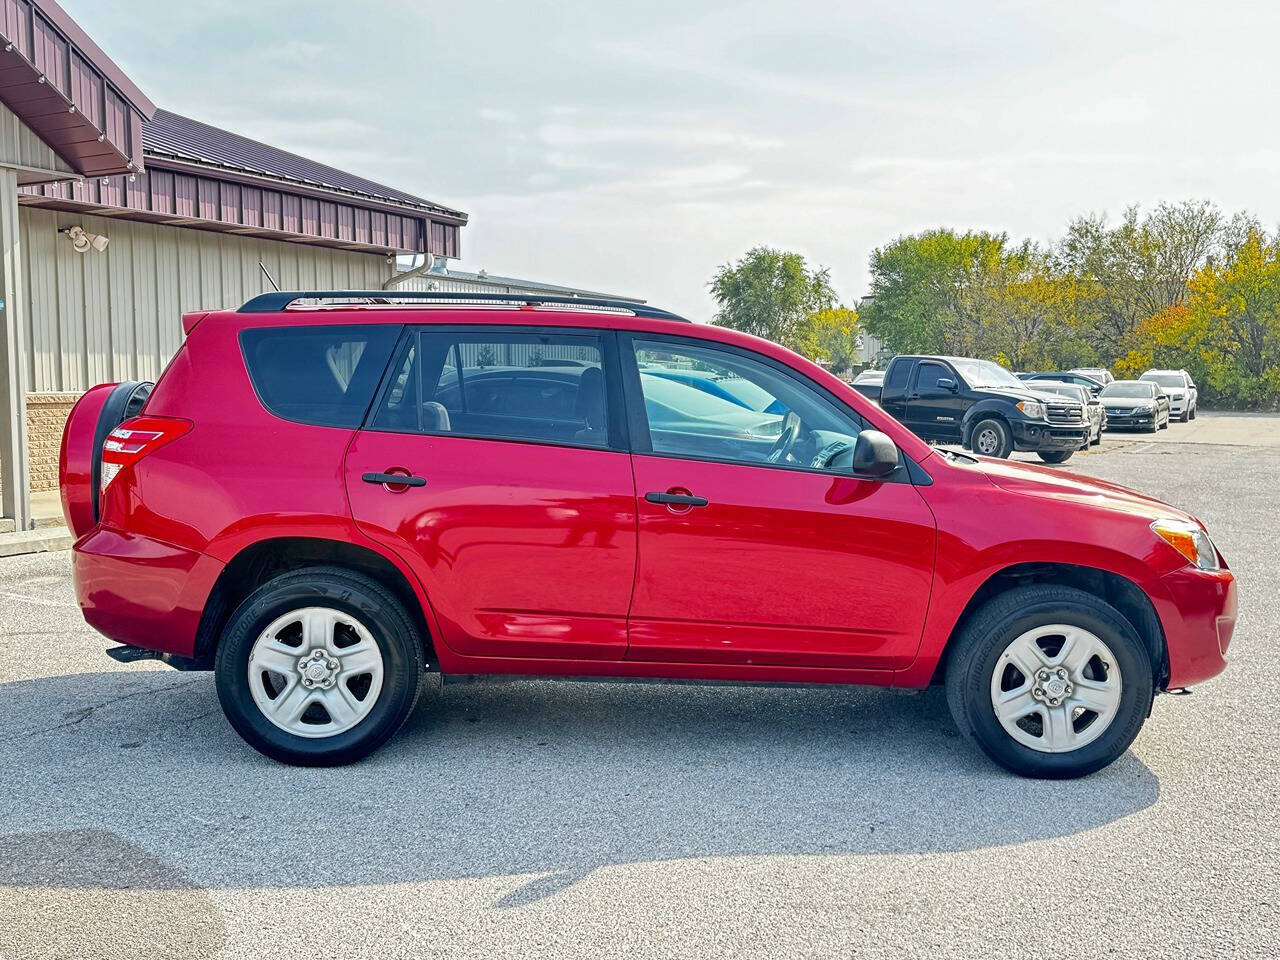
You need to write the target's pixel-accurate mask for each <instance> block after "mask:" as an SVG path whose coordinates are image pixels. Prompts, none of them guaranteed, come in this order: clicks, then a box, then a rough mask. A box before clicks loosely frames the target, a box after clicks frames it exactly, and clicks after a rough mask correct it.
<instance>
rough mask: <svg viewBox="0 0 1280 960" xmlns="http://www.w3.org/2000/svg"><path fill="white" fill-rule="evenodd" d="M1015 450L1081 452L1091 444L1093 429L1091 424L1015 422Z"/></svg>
mask: <svg viewBox="0 0 1280 960" xmlns="http://www.w3.org/2000/svg"><path fill="white" fill-rule="evenodd" d="M1010 426H1011V427H1012V429H1013V446H1014V449H1015V450H1079V449H1080V448H1081V447H1083V446H1085V445H1086V444H1087V443H1088V442H1089V434H1090V433H1091V432H1092V430H1093V428H1092V426H1090V425H1089V424H1084V423H1081V424H1072V425H1071V426H1058V425H1057V424H1052V423H1026V422H1023V421H1020V420H1015V421H1013V422H1012V423H1011V424H1010Z"/></svg>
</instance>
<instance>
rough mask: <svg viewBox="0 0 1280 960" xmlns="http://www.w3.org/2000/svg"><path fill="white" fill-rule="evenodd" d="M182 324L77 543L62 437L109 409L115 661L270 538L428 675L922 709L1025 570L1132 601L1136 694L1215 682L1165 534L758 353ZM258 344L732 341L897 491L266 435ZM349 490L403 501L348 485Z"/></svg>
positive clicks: (102, 547) (793, 474) (587, 452)
mask: <svg viewBox="0 0 1280 960" xmlns="http://www.w3.org/2000/svg"><path fill="white" fill-rule="evenodd" d="M186 322H187V326H188V331H189V335H188V338H187V340H186V342H185V343H184V345H183V347H182V349H181V350H180V351H179V352H178V354H177V356H176V357H175V358H174V359H173V361H172V362H171V364H170V365H169V367H168V369H167V370H166V371H165V373H164V375H163V376H162V377H161V379H160V380H159V382H158V383H157V385H156V387H155V389H154V391H153V392H152V393H151V395H150V397H149V399H148V400H147V402H146V405H145V408H144V410H143V413H144V415H145V416H147V417H158V418H173V419H177V420H182V421H186V422H187V423H188V424H189V425H190V427H189V429H187V430H186V432H185V433H183V434H182V435H181V436H178V437H177V438H176V439H173V440H172V441H171V442H168V443H166V444H165V445H163V446H162V447H160V448H159V449H157V450H155V451H154V452H152V453H149V454H147V455H146V456H145V457H143V458H142V459H140V460H138V461H137V462H136V463H133V464H131V465H127V466H124V467H123V468H122V469H121V470H120V472H119V474H118V475H117V476H116V477H115V479H114V480H113V481H112V482H111V483H110V485H109V486H107V488H106V490H105V492H104V494H103V496H102V500H101V509H100V517H99V518H98V519H97V520H96V521H95V519H94V517H93V515H92V510H91V509H89V507H88V506H87V504H88V503H90V500H91V497H92V496H93V495H94V490H93V477H92V471H91V468H90V464H89V463H88V461H87V460H86V457H85V453H84V451H85V450H89V449H91V448H92V438H90V437H88V436H86V435H85V434H86V432H88V431H92V430H93V429H94V424H95V423H96V421H97V416H96V408H97V407H100V406H101V405H102V403H103V402H104V397H105V395H106V393H107V392H108V390H109V387H99V388H96V389H95V390H94V391H91V392H90V393H88V394H87V395H86V396H85V397H84V398H83V399H81V401H80V402H79V405H78V407H77V413H76V414H73V416H72V418H71V420H70V422H69V425H68V430H67V435H66V437H65V438H64V452H63V463H62V488H63V497H64V507H65V511H66V514H67V520H68V523H69V524H70V526H71V527H72V529H73V530H74V531H75V533H76V534H77V536H78V539H77V541H76V543H75V548H74V571H75V585H76V591H77V596H78V598H79V602H80V605H81V607H82V609H83V612H84V616H85V618H86V619H87V621H88V622H89V623H90V624H91V625H92V626H93V627H95V628H96V629H97V630H99V631H100V632H102V633H103V634H105V635H106V636H107V637H109V638H111V639H114V640H117V641H120V642H122V643H125V644H130V645H133V646H138V647H143V648H147V649H151V650H157V651H163V652H165V653H167V654H171V655H175V656H177V657H182V658H191V659H192V660H194V661H199V660H201V659H202V658H206V659H207V658H208V656H209V655H210V652H211V651H210V649H209V645H210V644H211V643H212V642H214V641H215V640H216V634H217V630H216V626H217V624H216V621H217V620H218V618H219V617H222V618H225V616H226V613H227V611H226V610H224V609H219V604H217V603H214V602H213V598H214V597H215V596H216V595H217V593H218V590H219V584H220V582H222V580H223V579H225V576H226V571H228V570H229V569H230V568H231V567H232V566H233V565H234V564H235V563H236V561H237V558H239V557H242V556H245V554H246V551H252V550H254V549H255V548H260V547H261V546H262V545H263V544H265V543H268V542H273V541H277V542H280V543H285V542H288V543H293V542H308V543H311V542H324V543H333V544H339V545H343V547H344V549H351V548H353V547H354V548H357V549H359V550H360V551H362V552H367V553H369V554H373V555H376V556H377V557H378V558H380V562H382V563H383V564H384V565H385V568H386V570H387V571H388V575H389V576H390V575H391V574H392V572H394V575H395V576H396V577H398V578H402V580H403V585H404V589H406V590H408V591H411V593H412V595H413V597H415V598H416V600H417V603H418V606H419V607H420V609H421V612H422V616H423V619H424V622H425V627H426V629H427V631H428V632H429V635H430V637H431V641H432V646H433V650H434V657H435V660H436V661H437V664H436V665H438V668H439V669H440V670H442V671H443V672H445V673H454V674H486V673H489V674H491V673H499V674H542V675H571V676H590V675H613V676H631V677H668V678H688V679H703V680H742V681H770V682H824V683H825V682H831V683H865V684H876V685H882V686H899V687H923V686H926V685H928V684H929V683H930V682H931V681H933V680H934V679H935V678H936V676H937V674H938V668H939V664H940V662H941V661H942V660H943V658H944V654H945V651H946V649H947V645H948V641H949V640H950V638H951V637H952V636H953V635H954V634H955V632H956V630H957V625H958V624H959V623H961V621H962V619H963V617H964V616H965V615H966V611H968V610H971V609H973V606H974V604H975V602H976V600H977V599H979V598H981V596H982V595H983V590H984V588H985V587H987V586H988V585H990V584H991V583H993V582H994V581H995V580H996V579H998V578H1000V577H1002V576H1004V577H1016V576H1017V575H1018V572H1019V571H1021V570H1026V569H1029V568H1031V567H1038V566H1052V567H1060V568H1062V569H1070V570H1072V571H1075V572H1076V573H1077V574H1079V575H1082V576H1097V577H1104V578H1106V580H1107V582H1109V583H1112V584H1119V585H1120V587H1119V588H1116V589H1119V590H1120V592H1121V593H1124V594H1126V595H1129V594H1132V596H1130V598H1129V601H1130V605H1131V606H1132V607H1133V609H1135V610H1137V611H1138V613H1137V616H1138V617H1139V618H1141V617H1142V616H1143V615H1144V614H1143V613H1142V611H1143V610H1149V611H1150V612H1151V613H1152V614H1153V615H1154V618H1155V619H1154V621H1153V622H1152V623H1151V624H1149V628H1150V629H1149V632H1151V631H1154V633H1152V636H1155V634H1156V633H1158V638H1157V639H1158V642H1159V645H1160V646H1161V647H1162V648H1163V651H1162V653H1161V656H1160V659H1163V660H1164V663H1163V664H1162V665H1161V666H1160V668H1159V669H1160V671H1161V676H1160V677H1158V678H1157V683H1158V685H1162V686H1168V687H1182V686H1187V685H1190V684H1194V683H1197V682H1200V681H1203V680H1206V679H1208V678H1210V677H1212V676H1214V675H1215V674H1217V673H1218V672H1220V671H1221V670H1222V669H1223V668H1224V666H1225V655H1226V652H1227V647H1228V643H1229V642H1230V639H1231V631H1232V626H1233V624H1234V622H1235V614H1236V592H1235V585H1234V582H1233V577H1232V575H1231V573H1230V572H1229V571H1228V570H1227V569H1226V567H1225V564H1223V565H1222V569H1220V570H1217V571H1206V570H1201V569H1198V568H1197V567H1195V566H1194V565H1192V564H1189V563H1188V561H1187V559H1186V558H1185V557H1184V556H1182V555H1181V554H1180V553H1179V552H1178V551H1177V550H1175V549H1174V548H1173V547H1171V546H1170V545H1169V544H1168V543H1166V542H1164V541H1163V540H1161V539H1160V538H1159V537H1157V536H1155V535H1154V534H1153V533H1152V530H1151V529H1150V525H1151V523H1152V521H1153V520H1155V519H1158V518H1167V517H1175V518H1181V519H1188V518H1187V517H1186V515H1185V514H1183V513H1181V512H1179V511H1177V510H1175V509H1173V508H1171V507H1169V506H1168V505H1166V504H1163V503H1160V502H1159V501H1156V500H1153V499H1150V498H1147V497H1144V496H1141V495H1139V494H1136V493H1134V492H1132V491H1129V490H1125V489H1123V488H1120V487H1116V486H1113V485H1110V484H1107V483H1103V482H1100V481H1097V480H1090V479H1085V478H1082V477H1079V476H1075V475H1069V474H1065V473H1061V472H1057V471H1054V470H1049V469H1044V468H1037V467H1032V466H1027V465H1022V464H1015V463H1009V462H1003V461H985V460H983V461H977V462H972V461H964V462H961V461H958V460H952V459H949V458H947V457H944V456H942V455H941V454H939V453H938V452H937V451H935V450H934V449H933V448H931V447H929V446H928V445H927V444H925V443H923V442H922V441H921V440H919V439H918V438H917V437H915V436H914V435H913V434H912V433H910V432H909V431H908V430H907V429H906V428H904V427H903V426H902V425H901V424H899V423H897V422H896V421H895V420H893V419H892V418H890V417H889V416H887V415H886V414H885V413H884V412H883V411H882V410H880V409H879V408H878V407H877V406H876V405H874V404H873V403H871V402H870V401H868V400H867V399H866V398H864V397H863V396H862V395H861V394H859V393H857V392H856V391H855V390H853V389H852V388H851V387H849V386H848V385H847V384H845V383H844V382H842V381H841V380H839V379H837V378H836V377H834V376H832V375H831V374H829V373H828V372H826V371H824V370H823V369H821V368H820V367H818V366H816V365H814V364H812V363H810V362H808V361H807V360H805V359H803V358H801V357H799V356H797V355H796V354H793V353H791V352H790V351H788V350H786V349H784V348H782V347H780V346H778V345H776V344H773V343H769V342H766V341H762V340H759V339H756V338H753V337H749V336H746V335H743V334H739V333H736V332H733V331H730V330H726V329H722V328H719V327H714V326H705V325H694V324H688V323H677V322H674V321H668V320H661V319H646V318H642V317H632V316H625V315H614V314H603V313H600V312H587V311H580V310H572V309H547V308H538V309H533V308H522V309H516V308H505V309H495V308H489V307H464V306H453V307H448V308H446V307H440V306H435V307H428V308H403V307H397V308H384V307H373V306H370V307H360V306H345V307H326V308H306V309H291V310H289V311H286V312H284V313H283V314H281V313H270V314H255V313H243V312H215V313H211V314H208V315H198V316H194V317H188V318H187V321H186ZM282 323H306V324H308V325H313V326H314V325H324V324H392V325H397V326H403V325H421V326H431V325H450V326H462V325H485V324H499V325H502V326H503V327H506V328H510V327H528V328H543V327H551V328H557V329H561V330H564V329H570V330H572V329H576V328H585V329H588V330H591V331H599V330H605V331H629V332H633V333H639V334H654V335H663V336H672V337H680V338H685V339H687V340H690V341H695V342H699V343H712V344H725V345H730V346H735V347H739V348H742V349H745V350H748V351H751V352H753V353H755V354H757V355H762V356H764V357H766V358H769V359H770V360H772V361H776V363H778V364H782V365H785V367H787V368H789V369H790V370H791V371H794V373H796V374H798V375H799V376H801V377H803V378H805V379H806V380H807V381H809V382H811V383H812V384H814V385H816V386H817V387H818V388H819V389H820V390H822V391H824V392H825V393H826V394H827V395H829V396H830V397H832V398H835V400H836V401H838V402H839V403H842V404H844V405H846V406H847V407H848V408H850V409H852V410H853V411H854V412H855V413H856V414H857V415H859V416H860V417H861V418H862V419H863V420H864V421H866V422H867V423H869V424H871V425H873V426H874V427H875V428H877V429H879V430H880V431H882V432H883V433H885V434H887V435H888V436H889V437H890V438H891V439H892V440H893V441H894V443H895V444H897V446H898V447H899V449H900V450H901V451H902V453H904V454H905V455H907V456H908V457H910V458H911V459H912V460H914V461H915V463H916V464H918V466H919V467H920V469H921V471H922V472H923V476H922V478H921V482H918V483H894V484H886V483H878V482H876V481H873V480H866V479H859V478H857V477H854V476H833V475H830V474H819V473H813V472H805V471H791V470H777V469H768V468H763V467H753V466H744V465H741V464H725V463H716V462H708V461H703V460H694V459H687V460H686V459H678V458H672V457H669V456H668V457H659V456H654V455H652V454H647V453H632V452H630V451H627V450H611V449H581V448H575V447H569V446H546V445H540V444H537V443H528V442H504V441H498V440H478V439H469V438H465V437H447V436H446V437H442V436H428V435H414V436H406V435H403V434H397V433H392V432H386V431H376V430H371V429H367V428H364V427H361V428H355V429H348V428H337V427H325V426H314V425H307V424H302V423H297V422H292V421H287V420H283V419H281V418H279V417H277V416H275V415H274V414H272V413H270V412H268V410H267V409H266V408H265V407H264V405H263V403H262V402H261V401H260V399H259V397H258V395H257V394H256V393H255V389H254V386H253V383H252V382H251V379H250V377H249V375H248V373H247V371H246V366H245V360H244V357H243V355H242V352H241V346H240V342H239V340H238V336H239V334H240V333H241V331H243V330H245V329H248V328H251V327H258V326H279V325H281V324H282ZM95 405H96V406H95ZM81 413H83V414H85V415H84V416H80V415H79V414H81ZM369 471H374V472H384V473H386V472H391V473H403V474H405V475H406V476H407V475H410V474H414V475H421V476H423V477H426V478H427V479H428V483H427V484H426V485H425V486H422V487H414V488H410V487H404V486H387V485H382V484H379V485H372V484H370V483H365V482H361V479H360V478H361V477H362V475H363V474H364V473H366V472H369ZM646 491H677V492H679V491H683V492H686V493H687V492H689V491H696V492H697V493H698V494H699V495H701V496H704V497H706V498H707V499H708V500H709V504H708V505H707V506H706V507H703V508H700V509H697V510H689V509H688V508H681V507H678V506H667V505H663V504H660V503H651V502H648V501H647V500H646V499H645V492H646ZM1142 598H1145V600H1143V599H1142ZM1157 652H1159V651H1157Z"/></svg>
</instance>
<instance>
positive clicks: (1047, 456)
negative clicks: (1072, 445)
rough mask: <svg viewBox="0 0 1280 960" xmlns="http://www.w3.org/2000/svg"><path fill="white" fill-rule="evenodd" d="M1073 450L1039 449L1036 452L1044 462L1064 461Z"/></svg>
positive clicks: (1069, 456) (1068, 458)
mask: <svg viewBox="0 0 1280 960" xmlns="http://www.w3.org/2000/svg"><path fill="white" fill-rule="evenodd" d="M1074 452H1075V451H1074V450H1041V451H1040V452H1039V453H1037V454H1036V456H1038V457H1039V458H1040V459H1041V460H1043V461H1044V462H1045V463H1066V462H1067V461H1068V460H1070V459H1071V454H1072V453H1074Z"/></svg>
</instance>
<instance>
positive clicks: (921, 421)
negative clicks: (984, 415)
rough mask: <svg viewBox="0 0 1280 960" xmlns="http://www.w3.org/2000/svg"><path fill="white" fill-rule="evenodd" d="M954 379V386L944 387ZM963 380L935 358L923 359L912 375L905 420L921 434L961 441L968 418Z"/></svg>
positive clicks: (946, 440)
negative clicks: (961, 387) (943, 383)
mask: <svg viewBox="0 0 1280 960" xmlns="http://www.w3.org/2000/svg"><path fill="white" fill-rule="evenodd" d="M945 380H950V381H951V383H952V384H953V386H954V388H945V387H940V386H939V385H938V384H939V383H940V382H942V381H945ZM959 385H960V380H959V378H958V377H957V376H956V372H955V371H954V370H952V369H951V368H950V367H948V366H945V365H943V364H941V363H938V362H936V361H934V360H922V361H920V363H919V365H918V366H917V367H916V371H915V373H914V374H913V375H912V383H911V389H910V390H909V391H908V394H907V416H906V419H905V420H904V421H903V422H904V423H905V424H906V425H907V426H908V427H910V428H911V431H912V432H913V433H914V434H915V435H916V436H918V437H924V438H925V439H927V440H938V441H943V442H954V443H959V442H960V438H961V429H960V426H961V423H963V421H964V401H963V400H961V398H960V396H959V390H958V388H959Z"/></svg>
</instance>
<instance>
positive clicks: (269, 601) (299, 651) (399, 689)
mask: <svg viewBox="0 0 1280 960" xmlns="http://www.w3.org/2000/svg"><path fill="white" fill-rule="evenodd" d="M214 670H215V675H216V681H217V687H218V699H219V700H220V701H221V703H222V709H223V712H224V713H225V714H226V716H227V720H228V721H230V723H231V726H232V727H234V728H235V731H236V732H237V733H238V734H240V736H241V737H243V738H244V739H245V741H246V742H247V743H248V744H249V745H250V746H251V747H253V748H254V749H255V750H258V751H259V752H261V753H264V754H266V755H267V756H269V757H272V758H273V759H276V760H281V761H283V762H285V763H293V764H299V765H303V766H332V765H336V764H342V763H350V762H352V761H355V760H359V759H361V758H362V757H364V756H367V755H368V754H370V753H372V752H373V751H374V750H376V749H377V748H378V747H380V746H381V745H382V744H383V743H385V742H386V741H387V740H388V739H389V738H390V737H391V735H392V734H394V733H395V732H396V730H398V729H399V728H400V726H401V724H403V723H404V721H405V719H406V718H407V717H408V716H409V713H410V712H411V711H412V710H413V706H414V704H415V703H416V702H417V699H418V693H419V691H420V689H421V686H422V677H423V673H424V671H425V664H424V658H423V644H422V640H421V638H420V637H419V636H418V631H417V629H416V628H415V627H414V624H413V621H412V620H411V619H410V618H409V616H408V614H407V613H406V612H405V609H404V607H403V606H401V604H400V602H399V601H398V600H397V599H396V598H395V597H394V596H393V595H392V594H391V593H390V592H388V591H387V590H386V588H384V587H383V586H381V585H380V584H379V583H377V582H376V581H374V580H371V579H369V578H368V577H365V576H363V575H361V574H358V573H355V572H353V571H350V570H345V569H342V568H338V567H307V568H304V569H301V570H295V571H291V572H289V573H285V574H282V575H281V576H278V577H275V578H274V579H272V580H269V581H267V582H266V583H265V584H263V585H262V586H261V587H259V588H258V589H257V590H255V591H254V592H253V593H252V594H250V595H249V597H248V598H247V599H246V600H245V601H244V602H243V603H241V604H240V606H239V607H238V608H237V609H236V611H235V613H234V614H232V616H231V619H230V621H229V622H228V624H227V628H226V630H225V632H224V633H223V636H222V641H221V643H219V645H218V654H217V659H216V662H215V665H214Z"/></svg>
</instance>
